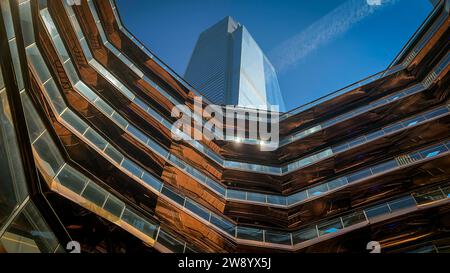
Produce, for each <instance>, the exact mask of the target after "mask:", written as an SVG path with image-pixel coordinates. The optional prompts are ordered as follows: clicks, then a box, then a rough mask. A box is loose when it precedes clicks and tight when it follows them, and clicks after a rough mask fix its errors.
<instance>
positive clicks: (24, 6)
mask: <svg viewBox="0 0 450 273" xmlns="http://www.w3.org/2000/svg"><path fill="white" fill-rule="evenodd" d="M30 2H31V1H27V2H22V3H20V4H19V13H20V25H21V27H22V37H23V41H24V46H25V47H27V46H28V45H30V44H32V43H33V42H34V41H35V37H34V29H33V19H32V16H31V9H30Z"/></svg>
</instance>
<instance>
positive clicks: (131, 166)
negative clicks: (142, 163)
mask: <svg viewBox="0 0 450 273" xmlns="http://www.w3.org/2000/svg"><path fill="white" fill-rule="evenodd" d="M122 167H123V168H124V169H125V170H127V171H129V172H130V173H131V174H132V175H134V176H136V177H139V178H140V177H142V174H143V172H144V171H143V170H142V168H141V167H139V166H138V165H137V164H136V163H134V162H133V161H131V160H129V159H124V160H123V162H122Z"/></svg>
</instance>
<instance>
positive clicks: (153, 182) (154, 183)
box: [142, 172, 163, 191]
mask: <svg viewBox="0 0 450 273" xmlns="http://www.w3.org/2000/svg"><path fill="white" fill-rule="evenodd" d="M142 180H143V181H144V182H145V183H147V185H149V186H151V187H152V188H154V189H156V190H157V191H161V189H162V187H163V183H162V182H160V181H159V180H158V179H156V178H155V177H154V176H152V175H150V174H149V173H147V172H144V175H143V176H142Z"/></svg>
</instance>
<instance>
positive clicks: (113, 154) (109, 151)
mask: <svg viewBox="0 0 450 273" xmlns="http://www.w3.org/2000/svg"><path fill="white" fill-rule="evenodd" d="M105 154H106V155H107V156H109V157H110V158H111V159H112V160H113V161H114V162H116V163H117V164H119V165H120V164H121V163H122V160H123V158H124V157H123V155H122V154H121V153H120V152H119V151H117V149H116V148H114V147H113V146H111V145H108V146H107V147H106V149H105Z"/></svg>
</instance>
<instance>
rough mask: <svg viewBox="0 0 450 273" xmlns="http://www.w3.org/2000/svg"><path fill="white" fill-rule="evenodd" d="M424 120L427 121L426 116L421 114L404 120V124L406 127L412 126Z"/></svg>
mask: <svg viewBox="0 0 450 273" xmlns="http://www.w3.org/2000/svg"><path fill="white" fill-rule="evenodd" d="M423 121H425V118H424V117H423V116H422V115H420V116H417V117H413V118H410V119H407V120H405V121H403V125H404V126H405V127H411V126H415V125H416V124H418V123H421V122H423Z"/></svg>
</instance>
